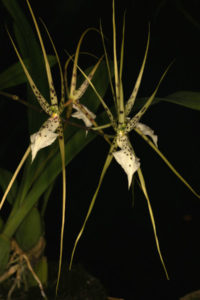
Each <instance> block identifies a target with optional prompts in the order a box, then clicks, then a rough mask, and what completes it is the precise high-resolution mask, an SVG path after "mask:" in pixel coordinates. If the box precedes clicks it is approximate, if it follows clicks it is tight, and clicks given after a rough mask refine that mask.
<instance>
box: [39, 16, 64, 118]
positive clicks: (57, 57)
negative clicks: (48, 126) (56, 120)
mask: <svg viewBox="0 0 200 300" xmlns="http://www.w3.org/2000/svg"><path fill="white" fill-rule="evenodd" d="M41 22H42V24H43V26H44V28H45V30H46V32H47V34H48V37H49V40H50V42H51V45H52V47H53V50H54V53H55V55H56V60H57V62H58V67H59V72H60V84H61V89H60V90H61V99H60V103H59V113H62V111H63V105H64V100H65V88H64V78H63V72H62V67H61V63H60V59H59V56H58V52H57V50H56V47H55V45H54V42H53V40H52V37H51V35H50V33H49V31H48V29H47V27H46V25H45V23H44V22H43V21H42V20H41Z"/></svg>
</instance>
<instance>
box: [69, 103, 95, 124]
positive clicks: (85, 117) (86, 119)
mask: <svg viewBox="0 0 200 300" xmlns="http://www.w3.org/2000/svg"><path fill="white" fill-rule="evenodd" d="M81 106H82V107H83V108H84V110H85V111H86V114H85V113H83V112H82V111H81V109H80V108H79V107H78V106H77V105H76V104H73V108H74V109H75V110H76V112H75V113H73V114H72V115H71V116H72V117H74V118H77V119H80V120H83V122H84V123H85V126H86V127H91V126H92V122H91V121H90V119H95V118H96V115H95V114H94V113H93V112H91V111H90V110H89V109H88V108H87V107H86V106H84V105H83V104H81ZM87 114H88V115H87Z"/></svg>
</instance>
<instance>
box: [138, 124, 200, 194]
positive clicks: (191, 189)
mask: <svg viewBox="0 0 200 300" xmlns="http://www.w3.org/2000/svg"><path fill="white" fill-rule="evenodd" d="M134 130H135V131H136V132H137V133H138V134H139V135H140V136H141V137H142V138H143V139H144V140H145V141H146V142H147V143H148V144H149V146H151V148H153V150H154V151H155V152H156V153H157V154H158V155H159V156H160V158H162V160H163V161H164V162H165V163H166V165H167V166H168V167H169V168H170V169H171V170H172V172H173V173H174V174H175V175H176V176H177V177H178V178H179V179H180V180H181V181H182V182H183V183H184V185H185V186H186V187H187V188H188V189H189V190H190V191H191V192H192V193H193V194H194V195H195V196H196V197H197V198H199V199H200V194H198V193H197V192H196V191H195V190H194V189H193V188H192V187H191V185H190V184H189V183H188V182H187V181H186V180H185V179H184V178H183V177H182V176H181V174H180V173H179V172H178V171H177V170H176V169H175V168H174V167H173V165H172V164H171V163H170V162H169V161H168V159H167V158H166V157H165V156H164V155H163V154H162V152H161V151H160V150H159V149H158V148H157V147H156V146H155V145H154V143H153V142H152V141H151V140H150V139H149V138H148V137H147V136H146V135H144V134H143V133H142V131H140V130H139V129H138V128H134Z"/></svg>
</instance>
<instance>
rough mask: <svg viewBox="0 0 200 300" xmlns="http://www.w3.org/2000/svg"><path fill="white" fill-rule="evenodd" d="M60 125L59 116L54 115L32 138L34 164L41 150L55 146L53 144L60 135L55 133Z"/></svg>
mask: <svg viewBox="0 0 200 300" xmlns="http://www.w3.org/2000/svg"><path fill="white" fill-rule="evenodd" d="M59 124H60V122H59V117H58V115H57V114H56V113H53V114H52V116H51V117H50V118H49V119H48V120H47V121H45V122H44V124H43V125H42V126H41V127H40V129H39V131H37V132H36V133H34V134H32V135H31V136H30V140H31V152H32V162H33V160H34V159H35V157H36V154H37V153H38V151H39V150H40V149H42V148H45V147H47V146H49V145H51V144H53V142H54V141H55V140H56V138H57V137H58V133H55V131H56V130H57V128H58V126H59Z"/></svg>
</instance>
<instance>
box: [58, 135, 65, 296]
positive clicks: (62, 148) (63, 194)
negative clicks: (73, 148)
mask: <svg viewBox="0 0 200 300" xmlns="http://www.w3.org/2000/svg"><path fill="white" fill-rule="evenodd" d="M59 147H60V155H61V161H62V188H63V193H62V204H63V206H62V225H61V233H60V256H59V266H58V277H57V283H56V295H57V293H58V287H59V282H60V275H61V267H62V257H63V240H64V228H65V212H66V170H65V144H64V135H63V133H61V136H60V138H59Z"/></svg>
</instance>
